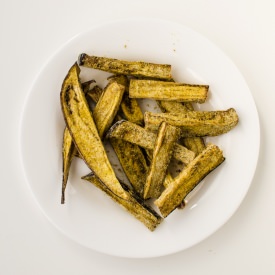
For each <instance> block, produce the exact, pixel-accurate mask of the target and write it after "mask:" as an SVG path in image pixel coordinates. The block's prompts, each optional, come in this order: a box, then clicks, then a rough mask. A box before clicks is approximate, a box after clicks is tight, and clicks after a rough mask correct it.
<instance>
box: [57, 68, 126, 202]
mask: <svg viewBox="0 0 275 275" xmlns="http://www.w3.org/2000/svg"><path fill="white" fill-rule="evenodd" d="M79 72H80V69H79V67H78V65H77V64H76V63H75V64H74V65H73V66H72V67H71V68H70V70H69V72H68V74H67V76H66V77H65V79H64V81H63V84H62V88H61V93H60V100H61V107H62V112H63V115H64V119H65V122H66V125H67V127H68V130H69V131H70V134H71V136H72V138H73V141H74V144H75V146H76V147H77V150H78V152H79V153H80V155H81V156H82V158H83V160H84V161H85V163H86V164H87V166H88V167H89V168H90V169H91V170H92V171H93V172H94V173H95V175H96V176H97V177H98V178H99V179H100V180H101V181H102V183H103V184H105V185H106V186H107V187H108V188H109V189H110V190H111V192H113V193H114V194H116V195H117V196H119V197H121V198H123V199H126V200H127V199H128V194H127V193H126V192H125V190H124V189H123V188H122V187H121V185H120V183H119V181H118V180H117V178H116V176H115V173H114V170H113V168H112V166H111V164H110V162H109V160H108V157H107V154H106V152H105V149H104V146H103V144H102V142H101V139H100V137H99V135H98V132H97V128H96V126H95V123H94V120H93V117H92V114H91V112H90V110H89V106H88V103H87V101H86V98H85V95H84V93H83V91H82V88H81V84H80V81H79Z"/></svg>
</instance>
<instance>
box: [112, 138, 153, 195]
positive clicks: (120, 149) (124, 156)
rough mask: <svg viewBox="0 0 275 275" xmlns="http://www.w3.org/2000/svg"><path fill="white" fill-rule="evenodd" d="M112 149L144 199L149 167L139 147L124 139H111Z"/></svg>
mask: <svg viewBox="0 0 275 275" xmlns="http://www.w3.org/2000/svg"><path fill="white" fill-rule="evenodd" d="M110 142H111V144H112V147H113V148H114V151H115V153H116V155H117V157H118V160H119V162H120V164H121V166H122V168H123V171H124V172H125V174H126V176H127V178H128V180H129V181H130V183H131V185H132V186H133V188H134V189H135V191H136V192H137V193H138V194H139V195H140V196H141V197H143V190H144V183H145V181H146V174H147V170H148V166H147V163H146V159H145V157H144V155H143V153H142V151H141V149H140V148H139V146H137V145H135V144H133V143H130V142H127V141H125V140H122V139H115V138H112V139H110Z"/></svg>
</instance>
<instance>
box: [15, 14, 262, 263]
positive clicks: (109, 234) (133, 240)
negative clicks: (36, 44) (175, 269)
mask: <svg viewBox="0 0 275 275" xmlns="http://www.w3.org/2000/svg"><path fill="white" fill-rule="evenodd" d="M82 52H86V53H88V54H90V55H99V56H106V57H113V58H119V59H126V60H143V61H148V62H155V63H168V64H171V65H172V68H173V77H174V78H175V79H176V80H177V81H180V82H189V83H205V84H209V85H210V95H209V99H208V100H207V103H205V104H203V105H202V107H201V108H202V109H205V110H217V109H227V108H230V107H234V108H235V109H236V110H237V112H238V115H239V118H240V122H239V124H238V125H237V127H236V128H234V129H233V130H232V131H231V132H229V133H227V134H225V135H222V136H219V137H215V138H207V141H209V142H213V143H215V144H217V145H218V146H220V148H221V149H222V150H223V151H224V156H225V157H226V161H225V162H224V163H223V164H222V165H221V166H220V167H218V168H217V169H216V170H215V171H214V172H213V173H211V174H210V175H208V176H207V178H206V179H205V180H204V184H203V187H202V188H201V189H200V190H199V192H197V194H196V195H195V196H194V197H193V198H192V199H191V200H190V201H189V203H188V205H187V206H186V208H185V209H183V210H175V211H174V212H173V213H172V214H171V215H170V216H169V217H168V218H167V219H165V220H164V222H163V223H162V224H161V225H160V226H159V227H158V228H157V229H156V230H155V231H154V232H150V231H149V230H148V229H147V228H146V227H145V226H144V225H143V224H142V223H140V222H139V221H138V220H136V219H135V218H134V217H132V216H131V215H130V214H128V213H127V212H126V211H124V210H123V209H122V208H121V207H120V206H119V205H117V204H115V203H114V202H113V201H112V200H111V199H110V198H109V197H107V196H106V195H105V194H103V193H102V192H101V191H100V190H98V189H96V187H94V186H93V185H92V184H90V183H88V182H86V181H83V180H81V179H80V177H81V176H83V175H85V174H87V173H88V172H89V170H88V168H87V167H86V166H85V165H84V164H83V162H82V161H81V160H79V159H75V160H74V162H73V164H72V169H71V174H70V178H69V182H68V188H67V190H66V204H65V205H61V204H60V195H61V178H62V159H61V156H62V155H61V145H62V134H63V130H64V125H65V124H64V120H63V116H62V113H61V108H60V99H59V93H60V88H61V84H62V81H63V79H64V77H65V75H66V74H67V72H68V70H69V68H70V67H71V65H72V64H73V63H74V62H75V61H76V60H77V57H78V55H79V54H80V53H82ZM82 78H83V80H87V79H89V78H95V79H96V80H98V83H99V84H102V85H103V84H105V83H106V81H105V80H104V79H105V78H106V73H103V72H100V71H96V70H91V69H85V70H83V73H82ZM104 81H105V82H104ZM259 132H260V130H259V121H258V114H257V110H256V107H255V104H254V101H253V98H252V96H251V93H250V91H249V88H248V87H247V85H246V83H245V81H244V79H243V77H242V75H241V74H240V72H239V71H238V69H237V68H236V67H235V65H234V64H233V63H232V62H231V61H230V60H229V59H228V58H227V57H226V56H225V55H224V54H223V53H222V52H221V51H220V50H219V49H218V48H217V47H216V46H215V45H213V44H212V43H211V42H209V41H208V40H207V39H206V38H204V37H202V36H201V35H199V34H198V33H196V32H194V31H192V30H190V29H189V28H186V27H184V26H182V25H178V24H175V23H171V22H167V21H161V20H152V19H131V20H123V21H117V22H112V23H108V24H105V25H101V26H97V27H94V28H93V29H91V30H89V31H87V32H84V33H82V34H80V35H78V36H76V37H75V38H73V39H72V40H70V41H69V42H68V43H66V44H65V45H64V46H63V47H62V48H61V49H59V50H58V51H57V52H56V53H55V54H54V55H53V57H52V58H51V59H50V60H49V61H48V63H47V64H46V65H45V66H44V67H43V68H42V70H41V72H40V74H39V75H38V77H37V78H36V80H35V82H34V84H33V86H32V88H31V90H30V93H29V95H28V98H27V101H26V104H25V108H24V113H23V118H22V125H21V137H20V138H21V152H22V162H23V166H24V171H25V175H26V179H27V181H28V183H29V185H30V188H31V190H32V192H33V194H34V196H35V198H36V200H37V202H38V204H39V205H40V207H41V209H42V211H43V212H44V214H45V215H46V216H47V217H48V219H49V220H50V221H51V222H52V223H53V224H54V225H55V226H56V227H57V228H58V229H59V230H61V232H63V233H64V234H65V235H67V236H68V237H69V238H71V239H73V240H74V241H76V242H78V243H80V244H82V245H84V246H86V247H89V248H91V249H94V250H96V251H100V252H103V253H106V254H110V255H116V256H123V257H133V258H145V257H155V256H161V255H167V254H171V253H175V252H177V251H180V250H183V249H186V248H188V247H190V246H193V245H195V244H197V243H199V242H200V241H202V240H203V239H205V238H206V237H208V236H210V235H211V234H213V233H214V232H215V231H216V230H217V229H218V228H220V227H221V226H222V225H223V224H224V223H225V222H226V221H227V220H228V219H229V218H230V217H231V215H232V214H233V213H234V212H235V211H236V209H237V208H238V206H239V205H240V203H241V201H242V200H243V198H244V196H245V194H246V193H247V190H248V188H249V186H250V183H251V181H252V178H253V175H254V171H255V168H256V165H257V159H258V152H259V143H260V139H259V136H260V135H259Z"/></svg>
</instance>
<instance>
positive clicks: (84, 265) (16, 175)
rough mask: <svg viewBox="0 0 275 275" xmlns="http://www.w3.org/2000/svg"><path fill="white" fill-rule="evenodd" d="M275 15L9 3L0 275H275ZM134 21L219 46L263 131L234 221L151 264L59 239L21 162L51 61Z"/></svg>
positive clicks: (251, 5) (248, 4) (104, 3)
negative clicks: (85, 35)
mask: <svg viewBox="0 0 275 275" xmlns="http://www.w3.org/2000/svg"><path fill="white" fill-rule="evenodd" d="M274 11H275V2H274V1H272V0H261V1H260V0H256V1H249V0H241V1H237V0H232V1H218V0H210V1H203V0H197V1H179V0H178V1H176V0H170V1H160V0H159V1H150V0H147V1H144V0H139V1H125V0H117V1H108V0H101V1H87V0H79V1H69V0H67V1H53V0H50V1H31V0H26V1H18V0H17V1H2V3H1V10H0V13H1V16H0V20H1V24H0V31H1V44H0V48H1V51H0V56H1V83H2V84H1V88H2V89H1V101H0V102H1V108H0V110H1V116H0V119H1V144H2V151H1V152H2V156H3V157H2V158H1V167H2V169H1V172H2V175H3V178H2V183H1V185H2V191H1V193H0V214H1V221H0V225H1V234H0V273H1V274H5V275H6V274H20V275H21V274H24V275H25V274H26V275H27V274H28V275H29V274H139V275H140V274H158V275H161V274H167V273H168V272H169V274H170V273H176V272H181V273H185V274H192V275H196V274H213V275H214V274H219V275H220V274H225V275H226V274H250V275H252V274H255V275H256V274H257V275H258V274H270V275H271V274H275V261H274V259H275V234H274V232H275V215H274V209H275V184H274V174H273V172H274V168H273V167H274V159H273V156H274V155H275V145H274V140H275V130H274V125H273V120H274V117H275V108H274V105H275V92H274V87H275V77H274V68H275V17H274ZM133 16H135V17H153V18H162V19H167V20H171V21H174V22H177V23H181V24H184V25H186V26H188V27H190V28H192V29H193V30H195V31H197V32H199V33H201V34H202V35H204V36H205V37H207V38H208V39H209V40H211V41H212V42H213V43H215V44H216V45H217V46H218V47H219V48H220V49H221V50H223V51H224V52H225V53H226V54H227V55H228V56H229V57H230V58H231V60H232V61H233V62H234V63H235V64H236V65H237V67H238V68H239V70H240V71H241V73H242V74H243V76H244V78H245V80H246V82H247V84H248V86H249V88H250V90H251V93H252V95H253V97H254V100H255V102H256V105H257V108H258V112H259V117H260V124H261V148H260V156H259V162H258V166H257V170H256V172H255V176H254V179H253V182H252V184H251V187H250V189H249V191H248V194H247V196H246V197H245V199H244V200H243V202H242V204H241V206H240V207H239V209H238V210H237V212H236V213H235V214H234V215H233V216H232V218H231V219H230V220H229V221H228V222H227V223H226V224H225V225H224V226H223V227H222V228H221V229H219V230H218V231H217V232H216V233H214V234H213V235H212V236H210V237H209V238H207V239H206V240H204V241H203V242H201V243H199V244H197V245H196V246H193V247H191V248H189V249H187V250H185V251H182V252H179V253H176V254H173V255H169V256H165V257H161V258H151V259H126V258H119V257H112V256H107V255H104V254H100V253H98V252H95V251H92V250H89V249H87V248H84V247H82V246H80V245H79V244H77V243H75V242H73V241H71V240H70V239H68V238H67V237H65V236H64V235H62V234H61V233H60V232H59V231H58V230H56V228H55V227H53V226H52V224H50V223H49V222H48V220H47V219H46V218H45V216H44V215H43V213H42V212H41V211H40V209H39V207H38V206H37V204H36V202H35V200H34V198H33V196H32V194H31V192H30V189H29V188H28V184H27V182H26V180H25V178H24V176H23V169H22V166H21V163H20V157H19V125H20V119H21V114H22V108H23V103H24V100H25V98H26V95H27V93H28V91H29V89H30V87H31V85H32V82H33V80H34V78H35V77H36V75H37V73H38V72H39V70H40V69H41V67H42V66H43V65H44V64H45V62H46V61H47V59H48V58H49V57H50V56H51V55H52V54H53V53H54V52H55V51H56V50H57V49H58V48H59V47H61V46H62V45H63V44H64V43H65V42H66V41H68V40H69V39H70V38H71V37H73V36H75V35H77V34H78V33H80V32H82V31H84V30H88V29H89V28H90V27H91V26H93V25H94V24H99V23H103V22H105V21H110V20H116V19H122V18H130V17H133ZM37 161H39V160H37ZM272 168H273V169H272ZM244 169H245V163H244ZM91 234H92V232H91Z"/></svg>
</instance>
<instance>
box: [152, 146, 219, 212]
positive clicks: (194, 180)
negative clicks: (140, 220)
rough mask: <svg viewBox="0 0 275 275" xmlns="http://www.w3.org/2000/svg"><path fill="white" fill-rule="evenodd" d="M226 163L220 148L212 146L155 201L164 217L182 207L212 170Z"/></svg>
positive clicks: (183, 171) (191, 163) (189, 165)
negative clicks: (186, 198) (188, 196)
mask: <svg viewBox="0 0 275 275" xmlns="http://www.w3.org/2000/svg"><path fill="white" fill-rule="evenodd" d="M223 161H224V157H223V153H222V151H221V150H220V149H219V147H218V146H216V145H213V144H210V145H207V147H206V148H205V150H204V151H203V152H202V153H201V154H199V155H198V156H197V157H196V158H195V159H194V160H193V161H192V162H190V163H189V164H188V165H187V167H186V168H185V169H183V170H182V171H181V173H180V174H179V175H178V176H177V177H176V178H175V179H174V181H173V182H172V183H171V184H169V186H168V187H167V188H166V189H165V190H164V191H163V193H162V194H161V196H160V197H159V198H158V199H157V200H156V201H155V205H156V206H158V208H159V210H160V212H161V214H162V215H163V217H167V216H168V215H169V214H170V213H171V212H172V211H173V210H174V209H175V208H177V207H178V205H180V203H181V202H182V201H183V199H184V198H185V197H186V196H187V195H188V194H189V193H190V192H191V191H192V190H193V189H194V188H195V187H196V186H197V185H198V184H199V182H200V181H201V180H202V179H203V178H205V177H206V176H207V175H208V174H209V173H210V172H211V171H212V170H214V169H215V168H216V167H217V166H219V165H220V164H221V163H222V162H223Z"/></svg>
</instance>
